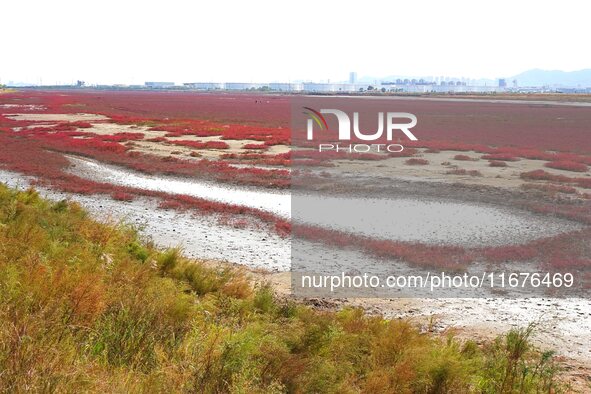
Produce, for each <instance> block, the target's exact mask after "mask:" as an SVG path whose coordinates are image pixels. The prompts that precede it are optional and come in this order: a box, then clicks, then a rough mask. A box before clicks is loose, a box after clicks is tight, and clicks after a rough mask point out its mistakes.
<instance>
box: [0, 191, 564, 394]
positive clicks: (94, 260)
mask: <svg viewBox="0 0 591 394" xmlns="http://www.w3.org/2000/svg"><path fill="white" fill-rule="evenodd" d="M529 335H530V330H529V329H525V330H515V331H511V332H509V333H508V334H507V335H505V336H503V337H499V338H498V339H497V340H496V341H494V342H492V343H490V344H488V345H486V346H484V347H481V346H477V345H476V344H475V343H473V342H469V341H468V342H465V341H463V342H461V341H458V340H456V339H454V338H453V337H446V338H441V337H436V336H433V335H428V334H423V333H420V332H419V330H418V329H417V328H416V327H415V326H414V325H413V324H411V323H410V322H408V321H405V320H392V321H390V320H384V319H382V318H379V317H369V316H366V315H364V314H363V312H362V311H360V310H357V309H345V310H343V311H340V312H319V311H316V310H313V309H311V308H309V307H306V306H303V305H300V304H297V303H293V302H287V301H279V300H278V299H276V297H275V296H274V293H273V290H272V289H271V288H269V287H268V286H266V285H261V284H259V285H254V286H253V284H252V282H251V281H250V280H249V278H248V277H247V276H245V274H244V273H243V272H241V271H237V270H235V269H227V268H212V267H211V266H207V265H206V264H204V263H200V262H196V261H191V260H188V259H186V258H184V257H183V256H182V255H181V253H180V252H179V251H178V250H175V249H171V250H166V251H160V250H157V249H156V248H154V247H153V245H151V244H149V243H146V242H143V241H142V240H141V239H139V238H138V235H137V233H136V231H135V230H134V229H133V228H130V227H129V226H126V225H122V224H116V223H107V224H105V223H98V222H96V221H94V220H92V219H90V218H89V217H88V215H87V214H86V212H85V211H84V210H82V209H81V208H80V207H79V206H77V205H76V204H72V203H66V202H57V203H53V202H49V201H46V200H43V199H41V198H39V196H38V195H37V194H36V192H34V191H32V190H30V191H27V192H16V191H14V190H11V189H8V188H6V187H4V186H2V185H0V391H1V392H6V393H15V392H16V393H19V392H25V391H27V392H55V391H57V392H76V393H78V392H167V393H175V392H199V393H201V392H204V393H280V392H293V393H357V392H366V393H465V392H478V393H532V392H536V393H538V392H539V393H549V392H559V391H561V389H562V388H561V387H560V385H559V384H558V383H557V374H558V370H557V367H556V364H555V363H554V361H553V357H552V354H551V353H540V352H538V351H537V350H535V349H533V348H532V347H531V345H530V343H529V341H528V338H529Z"/></svg>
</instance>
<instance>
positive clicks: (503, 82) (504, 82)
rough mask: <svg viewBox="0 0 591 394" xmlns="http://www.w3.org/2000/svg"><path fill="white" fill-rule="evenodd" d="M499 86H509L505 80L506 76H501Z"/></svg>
mask: <svg viewBox="0 0 591 394" xmlns="http://www.w3.org/2000/svg"><path fill="white" fill-rule="evenodd" d="M499 87H500V88H506V87H507V81H506V80H505V78H499Z"/></svg>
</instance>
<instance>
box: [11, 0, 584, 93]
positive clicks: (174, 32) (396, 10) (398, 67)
mask: <svg viewBox="0 0 591 394" xmlns="http://www.w3.org/2000/svg"><path fill="white" fill-rule="evenodd" d="M590 11H591V3H589V2H588V1H584V0H583V1H570V0H562V1H541V0H531V1H530V0H495V1H488V2H484V1H473V0H472V1H469V0H466V1H463V0H445V1H440V0H439V1H438V0H433V1H428V0H424V1H420V0H418V1H371V0H365V1H357V2H347V1H334V2H333V1H327V0H325V1H321V0H310V1H309V0H298V1H293V2H289V1H277V0H276V1H259V0H252V1H230V0H215V1H211V2H206V1H197V0H193V1H180V0H160V1H149V0H147V1H146V0H144V1H125V0H118V1H111V0H102V1H93V2H91V1H80V0H77V1H67V0H51V1H49V0H2V1H1V4H0V15H1V16H0V44H1V45H0V81H1V82H4V83H5V82H8V81H9V80H12V81H28V82H35V83H38V82H39V80H40V79H42V81H43V83H44V84H53V83H56V82H63V83H70V82H72V81H74V80H76V79H82V80H85V81H87V82H89V83H143V82H144V81H146V80H156V81H174V82H197V81H226V82H230V81H252V82H272V81H287V80H292V81H293V80H314V81H321V80H327V79H330V80H332V81H337V80H346V79H347V78H348V72H349V71H357V73H358V74H359V76H360V77H361V76H364V75H371V76H387V75H409V76H450V77H462V76H463V77H470V78H481V77H484V78H496V77H502V76H511V75H514V74H517V73H519V72H521V71H524V70H527V69H530V68H543V69H561V70H566V71H572V70H578V69H583V68H591V51H589V41H588V38H589V31H588V30H589V24H588V23H589V15H590Z"/></svg>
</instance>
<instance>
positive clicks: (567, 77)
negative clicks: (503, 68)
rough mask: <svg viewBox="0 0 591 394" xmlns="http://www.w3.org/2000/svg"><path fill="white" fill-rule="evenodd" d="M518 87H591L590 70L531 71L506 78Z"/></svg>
mask: <svg viewBox="0 0 591 394" xmlns="http://www.w3.org/2000/svg"><path fill="white" fill-rule="evenodd" d="M514 79H516V80H517V84H518V85H519V86H565V87H566V86H568V87H591V69H585V70H579V71H570V72H569V71H560V70H540V69H533V70H528V71H525V72H522V73H521V74H517V75H515V76H513V77H510V78H508V80H510V81H512V80H514Z"/></svg>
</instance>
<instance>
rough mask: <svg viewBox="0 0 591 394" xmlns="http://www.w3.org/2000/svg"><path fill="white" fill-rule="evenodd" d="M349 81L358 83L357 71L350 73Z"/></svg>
mask: <svg viewBox="0 0 591 394" xmlns="http://www.w3.org/2000/svg"><path fill="white" fill-rule="evenodd" d="M349 83H357V73H356V72H355V71H351V72H350V73H349Z"/></svg>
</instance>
